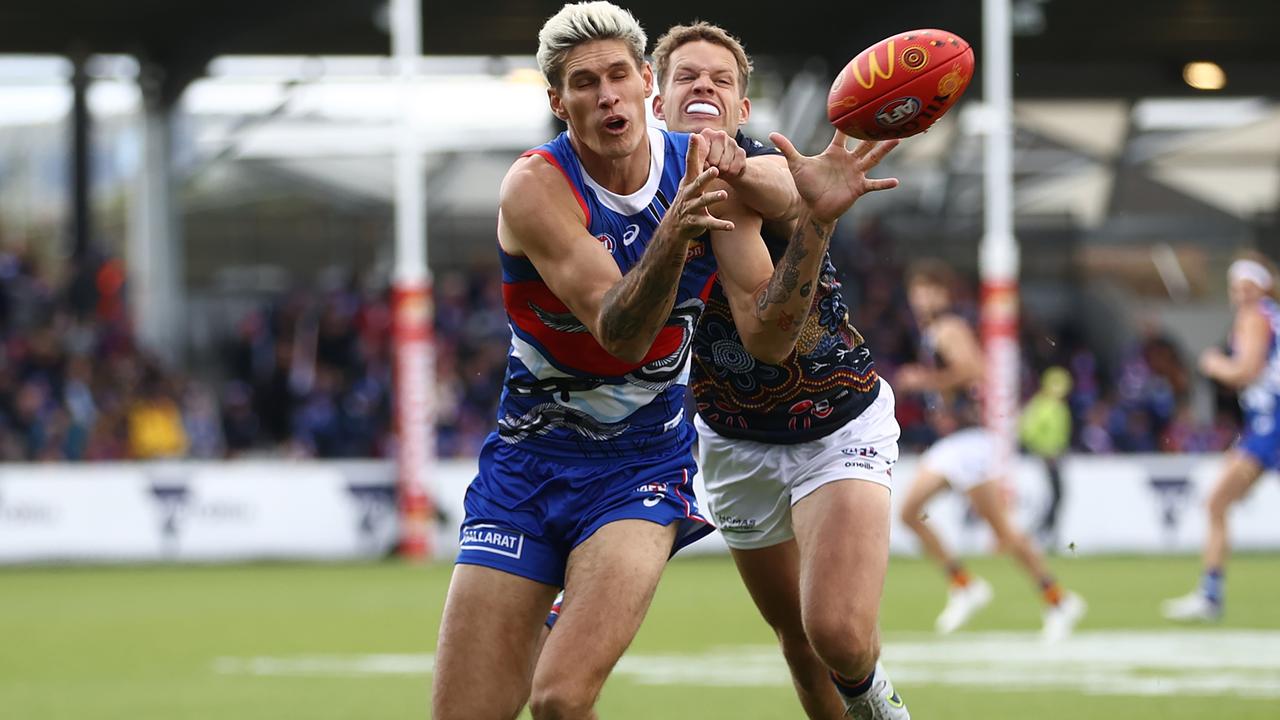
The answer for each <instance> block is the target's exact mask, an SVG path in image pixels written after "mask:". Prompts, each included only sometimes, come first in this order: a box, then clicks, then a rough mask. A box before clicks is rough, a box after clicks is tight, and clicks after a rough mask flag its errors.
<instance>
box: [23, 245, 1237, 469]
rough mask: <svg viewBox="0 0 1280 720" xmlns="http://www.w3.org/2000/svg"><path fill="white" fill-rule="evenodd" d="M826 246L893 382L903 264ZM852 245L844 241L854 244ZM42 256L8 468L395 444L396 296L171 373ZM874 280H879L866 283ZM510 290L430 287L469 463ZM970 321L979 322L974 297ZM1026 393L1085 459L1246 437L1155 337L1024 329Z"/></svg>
mask: <svg viewBox="0 0 1280 720" xmlns="http://www.w3.org/2000/svg"><path fill="white" fill-rule="evenodd" d="M857 236H858V237H857V241H856V242H852V241H846V242H837V243H833V248H832V252H833V254H834V255H836V256H837V257H834V260H835V264H836V266H837V267H840V268H844V269H845V270H846V276H845V277H844V278H843V282H844V286H845V292H846V297H847V298H848V299H849V300H850V306H851V308H852V310H851V312H852V313H853V314H854V317H853V322H854V325H855V326H857V327H858V328H859V329H860V330H861V331H862V333H863V334H864V335H865V336H866V337H867V339H868V341H869V342H870V343H871V347H872V350H873V352H874V354H875V356H876V359H877V364H878V366H879V368H880V371H881V373H882V374H883V375H885V376H886V377H887V378H889V379H890V381H892V379H893V375H894V370H895V368H896V367H898V366H900V365H902V364H904V363H906V362H910V361H913V360H915V359H916V357H915V352H916V349H915V348H916V347H917V346H918V344H917V342H918V339H917V337H916V332H917V331H916V327H915V323H914V321H913V319H912V317H911V314H910V310H909V309H908V306H907V303H906V302H905V298H904V291H903V286H902V282H901V278H902V271H903V267H902V264H901V262H900V261H897V260H894V259H893V258H895V253H894V251H893V248H892V243H891V241H890V238H888V237H887V235H886V234H885V233H884V232H883V231H881V230H880V229H879V228H878V226H876V225H875V224H874V223H869V224H865V225H863V226H862V227H860V228H858V229H857ZM846 240H848V238H846ZM39 265H40V264H39V263H38V262H37V261H36V260H35V259H34V256H33V254H31V253H29V252H24V251H22V250H15V249H7V250H2V251H0V460H2V461H6V462H15V461H48V460H117V459H151V458H164V457H193V458H217V457H230V456H239V455H244V454H265V455H286V456H295V457H324V458H338V457H384V456H389V455H390V454H391V453H392V451H393V449H394V447H393V432H392V420H391V418H392V413H391V402H392V397H391V348H390V317H391V316H390V307H389V295H388V293H387V292H386V291H385V289H378V290H366V289H362V288H360V287H358V285H357V284H356V283H354V282H353V283H348V284H346V285H344V286H342V287H339V288H334V289H328V290H323V291H304V290H296V291H293V292H290V293H286V294H282V295H280V296H279V297H276V298H274V299H272V300H270V301H267V302H264V303H262V304H261V305H259V306H258V307H256V308H254V309H253V310H251V311H250V312H248V313H246V314H245V315H244V316H243V317H242V318H241V319H240V321H239V323H238V325H237V328H236V331H235V332H234V334H233V335H232V336H230V337H227V338H225V340H224V342H223V343H222V347H223V351H222V352H221V357H220V358H219V362H218V363H217V366H218V367H219V368H220V371H219V372H217V373H213V374H210V376H208V377H203V376H202V377H192V376H189V375H186V374H183V373H181V372H176V371H174V370H173V369H171V368H167V367H166V366H165V365H164V363H162V362H161V361H160V360H159V359H158V358H156V357H155V356H153V355H151V354H150V353H148V352H147V351H146V350H145V349H143V348H141V347H140V346H139V344H138V343H137V342H135V339H134V336H133V334H132V332H131V331H130V325H129V319H128V313H127V312H126V308H125V300H124V292H123V291H124V269H123V267H122V265H121V263H120V261H119V260H117V259H111V258H107V259H102V258H97V259H94V260H92V261H85V262H82V263H79V264H73V265H72V266H71V267H67V268H61V272H53V271H51V269H48V268H42V267H40V266H39ZM872 268H874V270H875V271H874V272H871V271H870V270H871V269H872ZM501 292H502V290H501V283H500V278H499V276H498V274H497V273H496V272H494V271H490V270H488V269H480V268H476V269H472V270H469V271H457V270H451V271H445V272H441V273H439V274H438V275H437V278H436V319H435V323H436V325H435V331H436V335H435V337H436V343H437V345H436V350H437V394H436V398H437V406H436V411H437V417H438V431H437V432H438V436H437V441H438V447H439V453H440V455H441V456H442V457H465V456H474V455H475V454H476V452H477V450H478V448H479V445H480V443H481V441H482V440H483V438H484V436H485V434H486V433H487V432H489V430H490V429H491V428H492V425H493V422H494V414H495V407H496V403H497V396H498V392H499V389H500V387H501V380H502V374H503V371H504V368H505V360H506V347H507V341H508V329H507V326H506V319H505V316H504V315H503V312H502V303H501ZM963 297H965V301H964V303H963V304H962V308H961V309H962V311H963V312H965V313H966V314H967V315H969V316H970V317H976V314H977V304H976V296H975V294H974V292H973V291H972V288H970V289H969V291H968V292H967V293H964V294H963ZM1023 341H1024V342H1023V348H1024V353H1023V373H1022V392H1023V397H1024V399H1025V398H1029V397H1031V396H1032V395H1033V394H1034V393H1035V391H1036V389H1037V387H1038V383H1039V378H1040V376H1041V373H1042V372H1043V371H1044V370H1045V369H1046V368H1049V367H1051V366H1060V367H1064V368H1067V369H1068V370H1069V372H1070V376H1071V380H1072V384H1071V390H1070V393H1069V395H1068V396H1067V398H1066V402H1067V403H1068V404H1069V407H1070V410H1071V416H1072V433H1071V447H1072V448H1073V449H1074V450H1075V451H1077V452H1090V453H1106V452H1200V451H1220V450H1222V449H1224V448H1225V447H1227V446H1228V445H1229V444H1230V442H1231V441H1232V440H1233V439H1234V437H1235V434H1236V432H1237V429H1238V426H1237V415H1236V412H1235V409H1234V404H1233V402H1232V399H1231V398H1229V397H1225V396H1224V397H1221V398H1220V399H1219V402H1218V404H1217V407H1218V408H1219V411H1218V412H1217V414H1216V417H1215V419H1214V422H1212V423H1211V424H1203V423H1197V422H1196V421H1195V420H1194V419H1193V417H1192V413H1191V410H1190V407H1189V403H1188V399H1189V394H1190V385H1191V383H1192V371H1191V369H1190V368H1189V365H1188V361H1187V351H1186V350H1185V349H1182V348H1179V347H1178V346H1177V345H1176V344H1175V343H1174V342H1173V341H1172V340H1170V339H1169V338H1167V337H1165V336H1164V335H1162V334H1161V333H1160V332H1159V330H1158V328H1152V329H1148V330H1147V331H1145V332H1144V333H1142V334H1141V336H1140V338H1139V339H1138V340H1137V341H1136V342H1135V343H1134V344H1133V347H1132V348H1130V349H1129V351H1128V352H1126V353H1125V354H1124V356H1123V358H1122V359H1121V360H1120V361H1119V362H1118V363H1110V365H1114V369H1112V368H1110V367H1109V366H1108V365H1109V364H1108V363H1105V362H1104V361H1103V359H1102V358H1100V357H1099V356H1098V354H1097V353H1095V352H1094V351H1092V350H1091V349H1090V348H1089V347H1088V346H1087V344H1086V343H1085V342H1083V340H1081V339H1080V336H1079V334H1078V333H1076V332H1074V329H1073V328H1070V327H1062V328H1046V327H1044V326H1042V325H1040V324H1039V323H1037V321H1036V320H1035V319H1034V318H1024V321H1023ZM898 420H899V423H900V424H901V425H902V428H903V436H902V446H903V449H904V450H905V451H908V452H911V451H918V450H921V449H923V448H924V447H926V446H927V445H928V444H929V443H930V442H931V441H932V440H933V439H934V438H933V435H932V432H931V431H930V429H929V427H928V425H927V424H926V422H925V413H924V406H923V402H922V399H921V398H919V397H911V396H900V397H899V404H898Z"/></svg>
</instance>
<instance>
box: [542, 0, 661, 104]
mask: <svg viewBox="0 0 1280 720" xmlns="http://www.w3.org/2000/svg"><path fill="white" fill-rule="evenodd" d="M592 40H621V41H622V42H624V43H626V45H627V49H628V50H630V51H631V57H632V58H633V59H634V60H635V61H636V67H640V66H642V65H644V49H645V46H646V45H647V44H648V42H649V38H648V37H646V36H645V34H644V28H642V27H640V23H639V21H637V20H636V18H635V16H634V15H632V14H631V13H630V12H628V11H627V10H623V9H622V8H620V7H618V6H617V5H614V4H613V3H611V2H603V1H599V2H580V3H571V4H568V5H565V6H564V7H562V8H560V12H558V13H556V14H555V15H552V16H551V17H550V18H548V19H547V22H546V23H544V24H543V25H542V29H541V30H539V31H538V69H539V70H541V71H542V76H543V77H545V78H546V79H547V84H549V85H551V87H553V88H559V87H560V83H561V81H563V80H564V77H563V74H564V59H565V56H567V55H568V54H569V51H570V50H572V49H574V48H575V47H577V46H579V45H581V44H582V43H585V42H590V41H592Z"/></svg>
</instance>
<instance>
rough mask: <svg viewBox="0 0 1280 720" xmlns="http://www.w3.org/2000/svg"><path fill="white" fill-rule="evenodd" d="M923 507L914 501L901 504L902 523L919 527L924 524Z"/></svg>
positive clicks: (911, 526)
mask: <svg viewBox="0 0 1280 720" xmlns="http://www.w3.org/2000/svg"><path fill="white" fill-rule="evenodd" d="M923 517H924V509H923V508H922V507H920V506H919V505H917V504H916V503H907V504H905V505H903V506H902V512H901V518H902V524H903V525H906V526H907V527H910V528H916V527H920V526H921V525H923V524H924V519H923Z"/></svg>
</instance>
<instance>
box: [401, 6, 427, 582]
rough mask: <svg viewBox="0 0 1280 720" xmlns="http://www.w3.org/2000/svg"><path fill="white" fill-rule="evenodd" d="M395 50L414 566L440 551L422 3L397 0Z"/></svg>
mask: <svg viewBox="0 0 1280 720" xmlns="http://www.w3.org/2000/svg"><path fill="white" fill-rule="evenodd" d="M391 48H392V55H393V56H394V57H395V59H396V65H397V67H398V69H399V81H400V86H401V87H400V99H401V109H400V119H399V128H398V138H397V142H396V150H395V229H396V254H395V269H394V273H393V287H392V341H393V343H394V353H395V354H394V357H395V384H394V388H395V389H394V393H395V395H394V407H395V420H396V428H397V438H398V442H397V445H396V469H397V471H396V473H397V477H396V489H397V498H398V503H399V507H400V554H401V556H403V557H406V558H410V559H414V560H426V559H429V558H431V556H432V555H433V553H434V550H435V547H434V546H435V511H434V507H433V506H434V504H433V502H432V492H431V491H432V489H433V483H434V482H435V467H436V462H435V460H436V447H435V424H434V420H435V418H434V412H433V411H434V402H433V399H434V386H435V347H434V346H435V343H434V342H433V334H432V326H433V318H434V315H435V312H434V308H433V305H432V302H433V301H432V296H431V272H430V270H429V269H428V267H427V235H426V230H427V187H426V166H425V163H424V162H423V157H422V147H421V143H420V142H419V138H418V134H417V132H416V131H415V128H414V126H413V117H412V111H413V108H414V105H413V102H412V98H413V96H414V80H415V78H416V76H417V73H418V63H419V59H420V57H421V56H422V0H392V2H391Z"/></svg>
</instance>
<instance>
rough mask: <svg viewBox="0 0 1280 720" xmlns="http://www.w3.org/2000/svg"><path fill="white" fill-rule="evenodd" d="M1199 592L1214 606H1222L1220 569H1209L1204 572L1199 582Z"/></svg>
mask: <svg viewBox="0 0 1280 720" xmlns="http://www.w3.org/2000/svg"><path fill="white" fill-rule="evenodd" d="M1200 592H1202V593H1204V597H1205V599H1206V600H1208V601H1209V602H1211V603H1213V604H1214V605H1221V604H1222V568H1220V567H1211V568H1208V569H1206V570H1205V571H1204V577H1203V578H1202V579H1201V580H1200Z"/></svg>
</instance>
